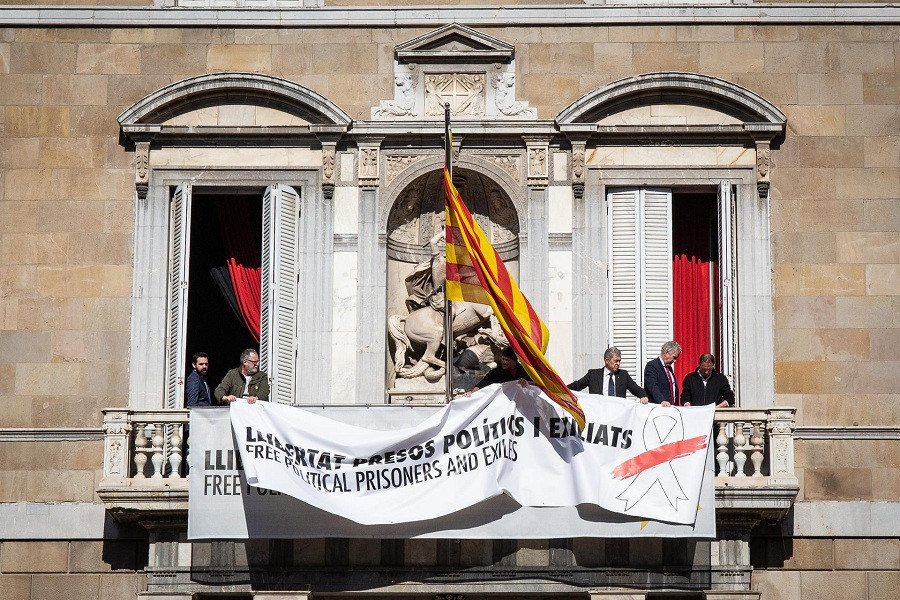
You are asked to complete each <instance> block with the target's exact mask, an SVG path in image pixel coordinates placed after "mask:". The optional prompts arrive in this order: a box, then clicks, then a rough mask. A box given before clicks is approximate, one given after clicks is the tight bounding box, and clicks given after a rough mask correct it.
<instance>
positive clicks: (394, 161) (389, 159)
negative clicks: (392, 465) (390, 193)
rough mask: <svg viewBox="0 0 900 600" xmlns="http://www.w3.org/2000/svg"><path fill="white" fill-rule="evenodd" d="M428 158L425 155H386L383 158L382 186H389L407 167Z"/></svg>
mask: <svg viewBox="0 0 900 600" xmlns="http://www.w3.org/2000/svg"><path fill="white" fill-rule="evenodd" d="M425 158H429V155H427V154H401V155H395V154H393V155H392V154H386V155H385V156H384V184H385V185H390V184H391V182H392V181H393V180H394V178H395V177H397V175H399V174H400V172H401V171H402V170H403V169H405V168H406V167H408V166H409V165H411V164H413V163H415V162H418V161H420V160H422V159H425Z"/></svg>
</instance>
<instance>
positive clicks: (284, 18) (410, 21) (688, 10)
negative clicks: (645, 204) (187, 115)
mask: <svg viewBox="0 0 900 600" xmlns="http://www.w3.org/2000/svg"><path fill="white" fill-rule="evenodd" d="M898 21H900V9H898V8H897V7H896V6H894V5H892V4H884V3H882V4H762V3H758V4H757V3H754V4H747V5H716V6H708V5H706V6H702V5H701V6H643V5H642V6H568V5H566V6H561V5H552V4H551V5H549V6H540V5H533V6H467V7H446V6H428V7H415V8H404V7H370V6H360V7H324V8H306V9H300V10H298V9H291V10H276V9H246V8H245V9H221V10H215V9H188V8H179V9H167V8H131V7H125V6H123V7H69V6H4V7H3V10H2V11H0V25H2V26H7V27H8V26H27V27H58V26H78V27H162V26H166V27H404V26H407V27H424V26H427V27H436V26H439V25H443V24H447V23H455V22H464V23H466V24H467V25H468V26H470V27H479V26H498V25H500V26H502V25H508V26H516V25H525V26H543V25H574V26H584V25H622V24H640V25H651V24H652V25H658V24H677V23H687V24H691V25H698V24H712V23H727V24H742V23H754V24H757V23H759V24H776V23H778V24H828V25H834V24H839V23H854V24H859V23H864V24H865V23H871V24H876V23H877V24H890V23H897V22H898Z"/></svg>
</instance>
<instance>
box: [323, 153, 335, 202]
mask: <svg viewBox="0 0 900 600" xmlns="http://www.w3.org/2000/svg"><path fill="white" fill-rule="evenodd" d="M335 155H336V148H335V146H334V145H333V144H323V145H322V195H323V196H324V197H325V199H326V200H331V199H332V198H334V173H335Z"/></svg>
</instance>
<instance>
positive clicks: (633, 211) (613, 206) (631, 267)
mask: <svg viewBox="0 0 900 600" xmlns="http://www.w3.org/2000/svg"><path fill="white" fill-rule="evenodd" d="M607 201H608V202H607V208H608V211H609V220H608V222H609V228H610V235H609V257H610V277H609V282H610V288H611V289H610V298H611V302H610V317H609V323H610V345H613V346H617V347H618V348H619V350H621V351H622V368H624V369H626V370H627V371H628V372H629V373H632V374H633V375H634V376H635V377H636V378H640V376H641V374H642V373H643V369H644V364H645V363H646V362H647V361H649V360H650V359H651V358H653V357H655V356H657V355H658V354H659V348H660V346H662V344H663V343H664V342H666V341H667V340H669V339H671V335H672V235H671V225H670V224H671V211H672V194H671V192H670V191H668V190H646V189H641V190H620V191H614V192H610V193H609V195H608V196H607Z"/></svg>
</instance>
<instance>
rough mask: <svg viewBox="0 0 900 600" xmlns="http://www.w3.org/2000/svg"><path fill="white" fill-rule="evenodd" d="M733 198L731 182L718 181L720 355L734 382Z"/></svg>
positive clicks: (721, 368) (723, 365)
mask: <svg viewBox="0 0 900 600" xmlns="http://www.w3.org/2000/svg"><path fill="white" fill-rule="evenodd" d="M733 201H734V199H733V196H732V193H731V182H730V181H722V182H719V218H720V219H721V223H719V269H720V270H721V272H720V274H719V303H720V304H719V307H718V308H719V311H718V312H719V319H720V320H719V331H720V335H721V344H722V348H721V356H720V357H719V361H718V362H719V364H718V369H719V372H721V373H724V374H725V375H728V376H729V377H730V378H731V382H732V383H734V377H735V376H736V375H737V373H736V372H735V371H736V364H735V355H736V352H737V351H736V349H735V347H734V337H733V336H732V334H731V331H732V329H731V328H732V325H733V324H734V323H735V314H734V306H735V303H734V298H735V282H736V281H737V279H736V277H735V273H734V264H735V263H734V260H732V259H733V248H734V246H733V236H732V219H733V215H734V209H733V205H732V203H733Z"/></svg>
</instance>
